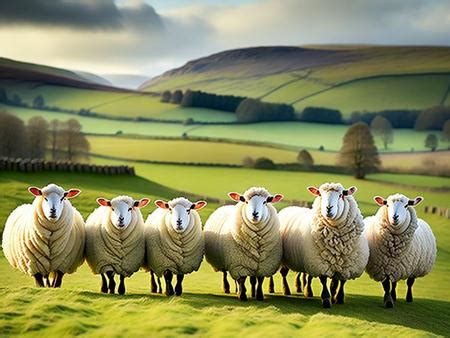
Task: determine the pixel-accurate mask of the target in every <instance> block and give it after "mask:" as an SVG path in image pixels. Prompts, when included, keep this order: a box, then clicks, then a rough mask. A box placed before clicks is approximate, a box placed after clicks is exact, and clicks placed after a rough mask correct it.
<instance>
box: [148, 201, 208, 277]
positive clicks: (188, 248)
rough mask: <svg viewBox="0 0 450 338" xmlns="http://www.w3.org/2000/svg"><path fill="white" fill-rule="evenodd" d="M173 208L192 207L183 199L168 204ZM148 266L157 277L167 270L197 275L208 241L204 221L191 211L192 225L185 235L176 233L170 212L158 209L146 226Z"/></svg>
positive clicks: (194, 211) (150, 216) (151, 215)
mask: <svg viewBox="0 0 450 338" xmlns="http://www.w3.org/2000/svg"><path fill="white" fill-rule="evenodd" d="M168 203H169V206H170V207H171V208H173V207H175V205H177V204H182V205H183V206H184V207H185V208H186V209H189V208H190V207H191V205H192V203H191V202H190V201H188V200H187V199H185V198H183V197H179V198H176V199H173V200H171V201H169V202H168ZM145 243H146V249H147V250H146V252H147V253H146V264H145V265H146V266H145V268H146V269H147V270H152V271H153V272H154V273H156V275H157V276H158V277H161V276H162V275H163V273H164V271H166V270H170V271H172V273H174V274H182V275H184V274H188V273H191V272H193V271H197V270H198V269H199V268H200V264H201V262H202V260H203V254H204V251H205V240H204V236H203V232H202V220H201V218H200V215H199V214H198V212H197V211H196V210H193V209H192V210H191V211H190V218H189V225H188V226H187V227H186V230H185V231H183V232H181V233H180V232H176V231H175V230H174V229H173V227H172V225H171V223H170V214H169V210H168V209H161V208H158V209H156V210H155V211H154V212H153V213H152V214H150V215H149V216H148V218H147V221H146V222H145Z"/></svg>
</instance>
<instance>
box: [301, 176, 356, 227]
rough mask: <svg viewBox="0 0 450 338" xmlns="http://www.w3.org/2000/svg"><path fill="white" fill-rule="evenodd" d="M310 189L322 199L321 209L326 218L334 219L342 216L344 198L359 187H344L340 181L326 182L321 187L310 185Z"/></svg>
mask: <svg viewBox="0 0 450 338" xmlns="http://www.w3.org/2000/svg"><path fill="white" fill-rule="evenodd" d="M308 191H309V192H310V193H311V194H313V195H314V196H317V197H319V198H320V199H321V202H320V203H321V204H320V210H321V213H322V216H323V217H324V218H326V219H330V220H334V219H338V218H340V217H341V216H342V213H343V211H344V207H345V206H344V199H345V198H346V197H348V196H351V195H353V194H354V193H355V192H356V191H357V189H356V187H353V186H352V187H350V188H348V189H344V187H343V186H342V184H340V183H324V184H322V185H321V186H320V187H319V188H316V187H313V186H311V187H308Z"/></svg>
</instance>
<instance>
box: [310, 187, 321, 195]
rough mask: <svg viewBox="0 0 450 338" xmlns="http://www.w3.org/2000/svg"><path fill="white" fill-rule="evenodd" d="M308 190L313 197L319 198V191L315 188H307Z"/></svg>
mask: <svg viewBox="0 0 450 338" xmlns="http://www.w3.org/2000/svg"><path fill="white" fill-rule="evenodd" d="M308 190H309V192H310V193H311V194H313V195H315V196H320V191H319V189H317V188H316V187H308Z"/></svg>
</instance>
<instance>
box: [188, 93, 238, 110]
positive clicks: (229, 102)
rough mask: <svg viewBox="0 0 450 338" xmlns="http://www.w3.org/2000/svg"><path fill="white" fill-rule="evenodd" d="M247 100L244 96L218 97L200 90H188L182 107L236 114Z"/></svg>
mask: <svg viewBox="0 0 450 338" xmlns="http://www.w3.org/2000/svg"><path fill="white" fill-rule="evenodd" d="M244 99H245V97H242V96H234V95H216V94H211V93H205V92H202V91H199V90H189V89H188V90H187V91H186V92H185V93H184V96H183V99H182V100H181V105H182V106H183V107H199V108H210V109H217V110H223V111H229V112H235V111H236V109H237V108H238V106H239V104H240V103H241V102H242V101H243V100H244Z"/></svg>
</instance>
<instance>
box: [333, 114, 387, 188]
mask: <svg viewBox="0 0 450 338" xmlns="http://www.w3.org/2000/svg"><path fill="white" fill-rule="evenodd" d="M338 162H339V164H340V165H341V166H343V167H349V168H350V169H351V170H352V172H353V175H354V176H355V178H360V179H362V178H364V177H365V176H366V174H368V173H371V172H375V171H377V170H378V167H379V166H380V159H379V157H378V149H377V147H376V146H375V143H374V141H373V136H372V134H371V132H370V129H369V126H368V125H367V124H366V123H364V122H357V123H355V124H353V125H352V126H351V127H350V128H348V130H347V132H346V133H345V135H344V138H343V142H342V147H341V150H340V152H339V157H338Z"/></svg>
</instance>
